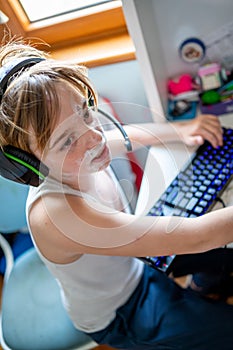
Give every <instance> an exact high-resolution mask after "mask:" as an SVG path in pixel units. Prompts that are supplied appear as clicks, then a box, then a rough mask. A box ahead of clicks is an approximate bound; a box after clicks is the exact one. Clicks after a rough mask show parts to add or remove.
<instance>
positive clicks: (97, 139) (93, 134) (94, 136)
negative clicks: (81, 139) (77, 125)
mask: <svg viewBox="0 0 233 350" xmlns="http://www.w3.org/2000/svg"><path fill="white" fill-rule="evenodd" d="M102 140H103V134H102V132H101V131H99V130H97V129H89V130H88V131H87V132H86V145H87V149H91V148H93V147H95V146H97V145H98V144H99V143H101V142H102Z"/></svg>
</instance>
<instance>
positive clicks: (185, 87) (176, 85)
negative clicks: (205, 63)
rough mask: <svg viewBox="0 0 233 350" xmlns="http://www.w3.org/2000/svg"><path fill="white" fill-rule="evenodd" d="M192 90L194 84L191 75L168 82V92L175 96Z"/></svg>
mask: <svg viewBox="0 0 233 350" xmlns="http://www.w3.org/2000/svg"><path fill="white" fill-rule="evenodd" d="M192 89H193V82H192V77H191V75H190V74H183V75H181V76H179V77H177V78H173V79H170V80H169V81H168V91H169V92H170V93H171V94H173V95H178V94H180V93H182V92H187V91H191V90H192Z"/></svg>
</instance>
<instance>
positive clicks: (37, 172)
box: [4, 152, 45, 180]
mask: <svg viewBox="0 0 233 350" xmlns="http://www.w3.org/2000/svg"><path fill="white" fill-rule="evenodd" d="M4 155H5V156H6V157H8V158H10V159H12V160H14V161H15V162H17V163H19V164H21V165H24V166H25V167H26V168H28V169H30V170H32V171H33V172H34V173H35V174H36V175H38V176H39V178H40V179H42V180H44V179H45V176H44V175H43V174H42V173H41V172H40V171H39V170H37V169H36V168H34V167H33V166H31V165H30V164H28V163H26V162H24V161H23V160H21V159H19V158H17V157H15V156H12V154H9V153H7V152H4Z"/></svg>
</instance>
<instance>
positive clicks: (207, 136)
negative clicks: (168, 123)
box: [174, 114, 223, 148]
mask: <svg viewBox="0 0 233 350" xmlns="http://www.w3.org/2000/svg"><path fill="white" fill-rule="evenodd" d="M174 125H176V127H177V131H178V132H179V133H180V134H181V137H182V140H183V142H184V143H185V144H186V145H188V146H195V145H202V144H203V142H204V141H205V140H207V141H209V142H210V143H211V145H212V146H213V147H214V148H217V147H218V146H222V145H223V138H222V134H223V131H222V127H221V124H220V121H219V118H218V117H216V116H214V115H209V114H201V115H199V116H197V117H196V118H195V119H192V120H190V121H185V122H180V123H179V122H177V123H174Z"/></svg>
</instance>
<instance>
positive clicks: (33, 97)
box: [0, 41, 97, 152]
mask: <svg viewBox="0 0 233 350" xmlns="http://www.w3.org/2000/svg"><path fill="white" fill-rule="evenodd" d="M29 57H40V58H45V60H43V61H41V62H39V63H36V64H35V65H33V66H31V67H29V68H26V69H21V70H20V71H19V72H17V73H16V74H15V75H14V76H13V78H11V79H10V81H9V82H8V86H7V89H6V91H5V93H4V95H3V98H2V102H1V104H0V146H1V147H2V146H5V145H8V144H10V145H13V146H15V147H19V148H21V149H22V150H24V151H27V152H31V150H30V147H29V132H28V131H29V129H30V130H33V133H34V135H35V136H36V139H37V147H38V149H39V150H40V151H44V150H45V147H46V144H47V142H48V140H49V137H50V135H51V133H52V131H53V128H54V126H55V123H56V119H57V116H58V114H59V110H60V100H59V96H58V95H57V89H56V86H58V84H59V83H64V84H68V85H71V86H73V87H74V88H75V89H77V90H78V91H79V92H80V93H81V94H82V95H83V96H85V97H86V98H87V99H88V92H90V93H91V95H92V96H93V97H94V100H95V104H96V103H97V97H96V94H95V91H94V88H93V87H92V85H91V83H90V81H89V79H88V77H87V69H86V68H85V67H84V66H80V65H77V64H75V63H71V62H61V61H56V60H53V59H51V58H49V56H48V54H46V53H45V52H43V51H40V50H38V49H36V48H35V47H33V46H31V45H29V44H27V43H24V42H22V41H11V42H9V43H7V44H6V45H3V46H2V47H1V48H0V65H1V67H2V66H4V65H7V64H9V63H10V62H13V60H16V59H18V58H25V59H26V58H29Z"/></svg>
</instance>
